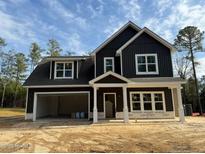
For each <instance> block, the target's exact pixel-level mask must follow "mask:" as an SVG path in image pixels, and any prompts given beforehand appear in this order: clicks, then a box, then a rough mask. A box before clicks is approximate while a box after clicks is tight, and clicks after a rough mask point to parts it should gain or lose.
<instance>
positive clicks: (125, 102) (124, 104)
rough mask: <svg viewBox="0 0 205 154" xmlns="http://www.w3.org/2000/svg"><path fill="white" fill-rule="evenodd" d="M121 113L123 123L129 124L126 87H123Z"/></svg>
mask: <svg viewBox="0 0 205 154" xmlns="http://www.w3.org/2000/svg"><path fill="white" fill-rule="evenodd" d="M123 112H124V122H125V123H128V122H129V115H128V107H127V87H126V86H124V87H123Z"/></svg>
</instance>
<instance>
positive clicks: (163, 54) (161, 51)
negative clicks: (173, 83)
mask: <svg viewBox="0 0 205 154" xmlns="http://www.w3.org/2000/svg"><path fill="white" fill-rule="evenodd" d="M135 54H157V57H158V69H159V74H155V75H147V74H146V75H136V62H135ZM122 65H123V76H125V77H127V78H136V77H173V68H172V59H171V52H170V49H169V48H167V47H165V46H164V45H163V44H161V43H160V42H158V41H157V40H155V39H154V38H152V37H151V36H149V35H148V34H146V33H143V34H141V35H140V36H139V37H138V38H136V39H135V40H134V41H133V42H132V43H130V44H129V45H128V46H127V47H126V48H125V49H124V50H122Z"/></svg>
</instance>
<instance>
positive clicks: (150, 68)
mask: <svg viewBox="0 0 205 154" xmlns="http://www.w3.org/2000/svg"><path fill="white" fill-rule="evenodd" d="M156 61H157V58H156V55H136V64H137V66H136V67H137V73H157V67H158V66H157V62H156Z"/></svg>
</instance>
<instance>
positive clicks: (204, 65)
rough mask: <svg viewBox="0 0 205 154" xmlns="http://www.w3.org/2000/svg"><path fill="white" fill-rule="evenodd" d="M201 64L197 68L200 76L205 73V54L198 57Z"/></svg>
mask: <svg viewBox="0 0 205 154" xmlns="http://www.w3.org/2000/svg"><path fill="white" fill-rule="evenodd" d="M198 62H199V63H200V65H199V66H198V67H197V68H196V73H197V76H198V77H201V76H202V75H205V69H204V68H205V56H204V57H202V58H199V59H198Z"/></svg>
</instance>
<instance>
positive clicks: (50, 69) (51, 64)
mask: <svg viewBox="0 0 205 154" xmlns="http://www.w3.org/2000/svg"><path fill="white" fill-rule="evenodd" d="M52 68H53V67H52V61H50V76H49V79H51V77H52Z"/></svg>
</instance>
